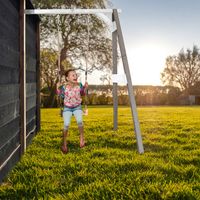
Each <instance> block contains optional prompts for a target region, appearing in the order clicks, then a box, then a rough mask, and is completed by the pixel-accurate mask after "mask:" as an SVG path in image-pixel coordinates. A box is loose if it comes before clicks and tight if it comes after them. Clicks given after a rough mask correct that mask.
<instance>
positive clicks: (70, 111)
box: [63, 105, 83, 130]
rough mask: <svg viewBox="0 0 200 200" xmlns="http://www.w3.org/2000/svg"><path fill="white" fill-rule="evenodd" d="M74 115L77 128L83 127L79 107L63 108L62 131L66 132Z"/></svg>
mask: <svg viewBox="0 0 200 200" xmlns="http://www.w3.org/2000/svg"><path fill="white" fill-rule="evenodd" d="M72 115H74V117H75V118H76V122H77V124H78V126H83V112H82V107H81V105H78V106H77V107H74V108H69V107H66V106H65V107H64V109H63V120H64V130H68V127H69V125H70V122H71V117H72Z"/></svg>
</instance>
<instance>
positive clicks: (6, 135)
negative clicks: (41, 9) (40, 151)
mask: <svg viewBox="0 0 200 200" xmlns="http://www.w3.org/2000/svg"><path fill="white" fill-rule="evenodd" d="M19 4H20V1H19V0H0V182H1V181H2V180H3V178H4V177H5V176H6V174H7V173H8V172H9V171H10V170H11V169H12V167H13V166H14V165H15V164H16V162H17V161H19V159H20V155H21V154H20V116H21V114H20V84H19V81H20V78H19V77H20V74H19V73H20V71H19V67H20V66H19V64H20V61H19V59H20V52H19V48H20V47H19V7H20V5H19ZM27 8H32V5H31V3H30V2H29V1H27ZM38 23H39V18H38V17H37V16H27V20H26V54H27V56H26V62H27V68H26V73H27V75H26V90H27V92H26V95H27V97H26V101H27V103H26V106H27V110H26V113H27V117H26V118H27V119H26V120H27V124H26V130H27V143H28V144H29V143H30V141H31V139H32V137H33V136H34V135H35V133H36V128H37V123H36V119H37V116H36V115H37V95H36V94H37V92H36V91H37V81H38V80H37V79H38V77H37V73H38V70H39V68H38V65H37V56H38V55H37V52H38V49H37V47H38V46H37V45H36V44H37V41H36V40H37V37H38V36H37V26H38Z"/></svg>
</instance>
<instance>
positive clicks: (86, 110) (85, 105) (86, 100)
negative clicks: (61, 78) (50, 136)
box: [84, 15, 90, 115]
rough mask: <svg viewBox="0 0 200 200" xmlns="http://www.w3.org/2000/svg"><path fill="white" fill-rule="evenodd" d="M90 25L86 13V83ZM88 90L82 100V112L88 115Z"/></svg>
mask: <svg viewBox="0 0 200 200" xmlns="http://www.w3.org/2000/svg"><path fill="white" fill-rule="evenodd" d="M89 34H90V27H89V15H87V41H86V42H87V45H86V55H85V65H86V66H85V83H87V75H88V55H89V43H90V35H89ZM87 103H88V90H87V89H85V101H84V107H85V108H84V114H85V115H88V108H87Z"/></svg>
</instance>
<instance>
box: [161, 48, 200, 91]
mask: <svg viewBox="0 0 200 200" xmlns="http://www.w3.org/2000/svg"><path fill="white" fill-rule="evenodd" d="M161 79H162V81H163V83H164V84H168V85H173V86H178V87H180V88H181V90H182V91H184V92H185V93H186V94H189V93H191V89H192V88H194V86H195V85H198V83H199V82H200V53H199V49H198V48H197V46H193V49H192V50H190V49H187V50H186V52H185V51H184V49H182V50H181V51H180V52H179V54H178V55H174V56H169V57H167V59H166V67H165V68H164V71H163V72H162V73H161Z"/></svg>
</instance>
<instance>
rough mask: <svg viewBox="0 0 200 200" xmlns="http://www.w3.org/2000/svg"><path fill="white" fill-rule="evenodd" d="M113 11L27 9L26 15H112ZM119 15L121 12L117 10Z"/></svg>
mask: <svg viewBox="0 0 200 200" xmlns="http://www.w3.org/2000/svg"><path fill="white" fill-rule="evenodd" d="M112 12H113V9H75V8H74V9H63V8H61V9H27V10H26V11H25V13H26V14H27V15H81V14H97V13H112ZM118 12H119V13H120V12H121V10H120V9H118Z"/></svg>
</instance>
